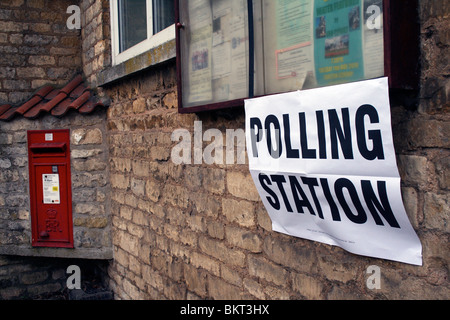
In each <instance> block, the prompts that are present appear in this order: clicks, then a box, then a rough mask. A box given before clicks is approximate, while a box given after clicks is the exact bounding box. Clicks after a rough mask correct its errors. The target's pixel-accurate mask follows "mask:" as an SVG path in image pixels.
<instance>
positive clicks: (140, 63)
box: [97, 39, 176, 87]
mask: <svg viewBox="0 0 450 320" xmlns="http://www.w3.org/2000/svg"><path fill="white" fill-rule="evenodd" d="M175 57H176V45H175V39H172V40H169V41H167V42H165V43H163V44H161V45H160V46H158V47H156V48H152V49H150V50H149V51H146V52H144V53H141V54H139V55H137V56H136V57H133V58H131V59H129V60H127V61H125V62H122V63H120V64H118V65H115V66H111V67H109V68H107V69H104V70H103V71H101V72H100V73H99V74H98V78H97V85H98V86H99V87H103V86H106V85H108V84H112V83H113V82H115V81H118V80H120V79H122V78H125V77H127V76H130V75H132V74H134V73H136V72H139V71H142V70H145V69H147V68H148V67H152V66H155V65H157V64H159V63H162V62H165V61H168V60H170V59H173V58H175Z"/></svg>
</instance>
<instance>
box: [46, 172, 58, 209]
mask: <svg viewBox="0 0 450 320" xmlns="http://www.w3.org/2000/svg"><path fill="white" fill-rule="evenodd" d="M42 187H43V195H44V204H59V203H60V199H59V175H58V174H43V175H42Z"/></svg>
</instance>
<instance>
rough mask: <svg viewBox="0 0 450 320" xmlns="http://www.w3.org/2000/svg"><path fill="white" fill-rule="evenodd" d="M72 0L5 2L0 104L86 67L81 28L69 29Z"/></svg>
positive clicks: (0, 10) (0, 20)
mask: <svg viewBox="0 0 450 320" xmlns="http://www.w3.org/2000/svg"><path fill="white" fill-rule="evenodd" d="M77 2H78V1H73V0H58V1H51V0H2V1H0V104H11V105H15V104H18V103H20V102H23V101H24V100H26V99H28V98H29V97H30V95H31V93H32V92H34V91H36V90H37V89H39V88H40V87H42V86H43V85H45V84H53V85H63V84H65V83H67V82H68V81H69V80H71V79H72V78H73V77H74V75H75V74H76V73H78V72H80V71H81V69H82V68H81V46H80V40H79V39H80V30H76V29H73V30H69V29H68V28H67V27H66V20H67V19H68V17H69V16H70V15H69V14H67V13H66V11H67V8H68V7H69V6H70V5H72V4H77Z"/></svg>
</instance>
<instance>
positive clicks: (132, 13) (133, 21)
mask: <svg viewBox="0 0 450 320" xmlns="http://www.w3.org/2000/svg"><path fill="white" fill-rule="evenodd" d="M118 5H119V8H118V9H119V50H120V52H123V51H125V50H127V49H129V48H131V47H132V46H134V45H136V44H138V43H139V42H141V41H143V40H145V39H147V6H146V0H119V1H118Z"/></svg>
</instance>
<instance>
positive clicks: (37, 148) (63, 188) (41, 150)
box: [27, 130, 73, 248]
mask: <svg viewBox="0 0 450 320" xmlns="http://www.w3.org/2000/svg"><path fill="white" fill-rule="evenodd" d="M27 134H28V165H29V181H30V210H31V237H32V241H31V244H32V246H34V247H63V248H73V222H72V188H71V178H70V131H69V130H34V131H28V132H27Z"/></svg>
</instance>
